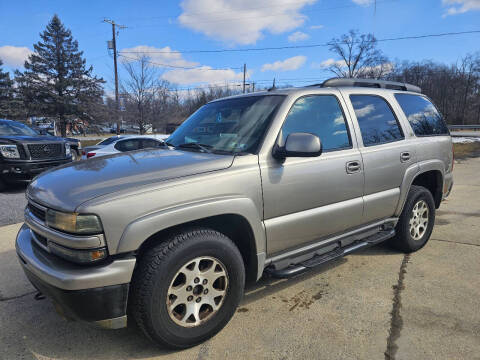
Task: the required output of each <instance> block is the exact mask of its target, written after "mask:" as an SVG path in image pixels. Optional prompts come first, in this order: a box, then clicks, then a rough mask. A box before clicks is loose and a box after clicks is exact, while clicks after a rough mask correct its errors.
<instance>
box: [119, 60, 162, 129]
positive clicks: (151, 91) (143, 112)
mask: <svg viewBox="0 0 480 360" xmlns="http://www.w3.org/2000/svg"><path fill="white" fill-rule="evenodd" d="M123 66H124V68H125V70H126V72H127V74H128V78H127V79H126V80H124V81H123V82H122V86H121V87H122V92H123V93H124V94H125V96H126V99H125V100H126V103H127V104H125V106H128V105H133V106H134V107H135V110H136V111H135V112H134V113H133V116H134V118H133V119H131V120H132V122H134V123H135V124H136V125H138V127H139V130H140V134H144V133H145V130H146V125H147V124H148V121H151V120H152V118H151V115H152V114H151V113H149V111H148V110H149V108H150V105H151V103H152V101H153V99H154V98H155V86H156V84H157V78H158V74H157V70H156V68H155V67H153V66H152V65H151V64H150V62H149V59H148V57H146V56H142V57H140V58H139V59H138V60H136V61H134V62H131V61H130V62H124V63H123ZM149 115H150V116H149Z"/></svg>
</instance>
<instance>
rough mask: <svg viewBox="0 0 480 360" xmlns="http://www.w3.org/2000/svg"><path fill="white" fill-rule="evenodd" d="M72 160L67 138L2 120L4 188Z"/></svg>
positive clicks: (0, 145)
mask: <svg viewBox="0 0 480 360" xmlns="http://www.w3.org/2000/svg"><path fill="white" fill-rule="evenodd" d="M71 161H72V153H71V149H70V144H69V143H68V142H67V141H66V140H64V139H63V138H60V137H56V136H48V137H47V136H41V135H40V134H38V133H37V132H36V131H34V130H33V129H31V128H29V127H28V126H27V125H25V124H22V123H20V122H17V121H12V120H4V119H0V191H1V190H3V189H4V188H5V187H6V185H7V184H10V183H18V182H29V181H30V180H31V179H32V178H33V177H35V176H36V175H38V174H39V173H41V172H42V171H45V170H47V169H50V168H52V167H55V166H58V165H62V164H66V163H69V162H71Z"/></svg>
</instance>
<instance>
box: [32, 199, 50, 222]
mask: <svg viewBox="0 0 480 360" xmlns="http://www.w3.org/2000/svg"><path fill="white" fill-rule="evenodd" d="M28 210H30V212H31V213H32V214H33V215H34V216H35V217H36V218H38V219H40V220H42V221H43V222H45V220H46V211H45V210H44V209H41V208H39V207H37V206H35V205H34V204H32V203H28Z"/></svg>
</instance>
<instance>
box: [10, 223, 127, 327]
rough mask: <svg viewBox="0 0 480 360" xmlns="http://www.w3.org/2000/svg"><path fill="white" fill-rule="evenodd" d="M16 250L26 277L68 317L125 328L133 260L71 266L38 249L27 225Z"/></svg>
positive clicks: (17, 241) (21, 232)
mask: <svg viewBox="0 0 480 360" xmlns="http://www.w3.org/2000/svg"><path fill="white" fill-rule="evenodd" d="M16 250H17V255H18V257H19V261H20V264H21V266H22V268H23V270H24V272H25V275H26V276H27V278H28V279H29V280H30V282H31V283H32V284H33V286H34V287H36V288H37V289H38V290H39V291H40V292H41V293H42V294H44V295H45V296H48V297H50V298H51V299H52V300H53V301H54V303H55V304H56V305H57V308H59V309H60V310H61V311H60V312H61V313H63V314H64V315H65V316H66V317H69V318H73V319H77V320H83V321H88V322H96V323H97V324H98V325H100V326H102V327H108V328H119V327H124V326H126V309H127V301H128V290H129V283H130V280H131V278H132V274H133V269H134V267H135V262H136V259H135V258H134V257H132V258H126V259H118V260H114V261H112V262H110V263H107V264H101V265H96V266H88V267H87V266H80V265H76V264H71V263H69V262H67V261H64V260H62V259H60V258H58V257H56V256H55V255H52V254H50V253H48V252H47V251H45V250H43V249H41V248H40V247H38V246H37V245H36V244H35V243H34V242H33V239H32V234H31V230H30V228H29V227H28V226H26V225H23V226H22V227H21V228H20V231H19V233H18V235H17V240H16Z"/></svg>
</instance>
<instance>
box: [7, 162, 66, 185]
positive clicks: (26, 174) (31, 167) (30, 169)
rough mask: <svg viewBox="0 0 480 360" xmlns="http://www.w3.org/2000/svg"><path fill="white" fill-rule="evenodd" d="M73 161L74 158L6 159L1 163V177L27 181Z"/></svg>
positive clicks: (14, 180)
mask: <svg viewBox="0 0 480 360" xmlns="http://www.w3.org/2000/svg"><path fill="white" fill-rule="evenodd" d="M71 161H72V158H66V159H60V160H48V161H30V160H29V161H21V160H20V161H14V160H8V161H6V160H4V161H3V162H2V163H0V177H1V178H2V179H4V180H5V181H8V182H27V181H30V180H31V179H32V178H34V177H35V176H37V175H38V174H40V173H41V172H43V171H45V170H48V169H51V168H53V167H56V166H60V165H63V164H67V163H69V162H71Z"/></svg>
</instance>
